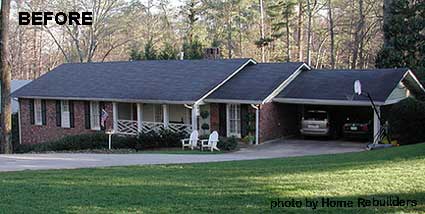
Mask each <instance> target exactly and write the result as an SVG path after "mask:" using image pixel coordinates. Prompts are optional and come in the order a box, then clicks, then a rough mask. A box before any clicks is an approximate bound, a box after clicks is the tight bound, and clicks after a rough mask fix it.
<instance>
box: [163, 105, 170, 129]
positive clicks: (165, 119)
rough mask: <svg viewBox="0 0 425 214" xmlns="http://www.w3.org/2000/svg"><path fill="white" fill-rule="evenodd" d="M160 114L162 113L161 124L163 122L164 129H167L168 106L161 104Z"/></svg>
mask: <svg viewBox="0 0 425 214" xmlns="http://www.w3.org/2000/svg"><path fill="white" fill-rule="evenodd" d="M162 113H163V120H164V121H163V122H164V128H168V124H169V123H170V122H169V118H168V105H167V104H163V105H162Z"/></svg>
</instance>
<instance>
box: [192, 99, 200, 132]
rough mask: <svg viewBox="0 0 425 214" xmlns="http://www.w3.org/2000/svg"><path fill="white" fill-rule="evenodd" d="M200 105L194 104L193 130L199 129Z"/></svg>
mask: <svg viewBox="0 0 425 214" xmlns="http://www.w3.org/2000/svg"><path fill="white" fill-rule="evenodd" d="M198 107H199V106H197V105H193V106H192V131H195V130H198Z"/></svg>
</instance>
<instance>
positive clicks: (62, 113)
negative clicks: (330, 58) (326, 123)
mask: <svg viewBox="0 0 425 214" xmlns="http://www.w3.org/2000/svg"><path fill="white" fill-rule="evenodd" d="M355 80H361V81H362V84H363V88H364V90H365V91H368V92H369V93H370V94H371V96H372V97H373V98H374V100H375V102H376V104H377V105H378V106H387V105H392V104H394V103H397V102H399V101H401V100H403V99H405V98H407V97H409V96H415V95H417V94H419V93H425V90H424V88H423V86H422V85H421V84H420V83H419V82H418V80H417V79H416V77H415V76H414V75H413V73H412V72H411V71H410V70H409V69H375V70H312V69H311V68H310V67H309V66H308V65H306V64H304V63H295V62H288V63H257V62H256V61H254V60H252V59H227V60H224V59H221V60H164V61H131V62H104V63H68V64H62V65H60V66H58V67H57V68H55V69H54V70H52V71H51V72H48V73H47V74H45V75H43V76H41V77H40V78H38V79H36V80H34V81H32V82H31V83H29V84H28V85H26V86H24V87H22V88H21V89H19V90H17V91H16V92H14V93H13V94H12V96H13V97H14V98H15V99H17V100H18V101H19V107H20V108H19V123H20V127H21V128H20V143H23V144H33V143H42V142H46V141H50V140H55V139H58V138H61V137H63V136H65V135H76V134H83V133H94V132H100V131H104V130H114V132H115V133H117V134H125V135H136V134H138V133H139V132H148V131H152V130H156V131H157V130H161V129H169V130H172V131H185V132H187V133H190V132H191V131H192V130H199V131H200V132H201V134H208V133H210V132H211V131H213V130H217V131H218V132H219V134H220V135H221V136H236V137H240V138H242V137H244V136H246V135H253V136H255V143H260V142H264V141H267V140H271V139H275V138H280V137H283V136H288V135H293V134H296V133H297V132H298V130H299V120H300V112H301V111H302V109H304V107H306V106H311V105H315V106H325V107H329V108H331V109H333V111H335V112H347V111H352V110H353V109H356V110H359V111H360V112H362V114H364V115H366V116H367V117H371V118H373V121H374V129H375V131H374V132H376V131H377V130H379V125H380V124H379V123H378V122H377V121H378V120H377V115H376V114H375V113H373V112H372V111H371V105H370V102H369V100H368V99H367V98H366V97H363V96H353V82H354V81H355ZM102 112H104V113H102ZM102 114H103V115H106V114H107V115H108V117H107V118H106V121H104V123H102V119H101V118H102V116H101V115H102ZM339 117H343V116H341V115H339Z"/></svg>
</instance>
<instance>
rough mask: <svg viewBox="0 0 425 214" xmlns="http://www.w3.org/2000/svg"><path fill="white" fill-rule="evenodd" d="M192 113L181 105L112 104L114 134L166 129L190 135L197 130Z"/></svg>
mask: <svg viewBox="0 0 425 214" xmlns="http://www.w3.org/2000/svg"><path fill="white" fill-rule="evenodd" d="M194 113H196V112H193V110H192V109H191V106H188V105H182V104H149V103H113V121H114V122H113V124H114V132H115V133H118V134H125V135H137V134H139V133H147V132H151V131H155V132H158V131H161V130H166V129H167V130H170V131H173V132H184V133H187V134H190V133H191V132H192V130H194V129H197V128H196V127H197V124H196V123H197V120H196V116H195V117H193V116H192V115H193V114H194ZM192 118H195V120H192ZM194 123H195V124H194Z"/></svg>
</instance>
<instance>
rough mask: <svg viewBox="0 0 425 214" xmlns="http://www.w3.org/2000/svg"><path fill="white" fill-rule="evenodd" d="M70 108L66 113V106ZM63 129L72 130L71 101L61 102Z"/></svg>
mask: <svg viewBox="0 0 425 214" xmlns="http://www.w3.org/2000/svg"><path fill="white" fill-rule="evenodd" d="M65 105H67V106H68V111H64V106H65ZM61 127H62V128H71V113H70V110H69V101H68V100H61Z"/></svg>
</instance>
